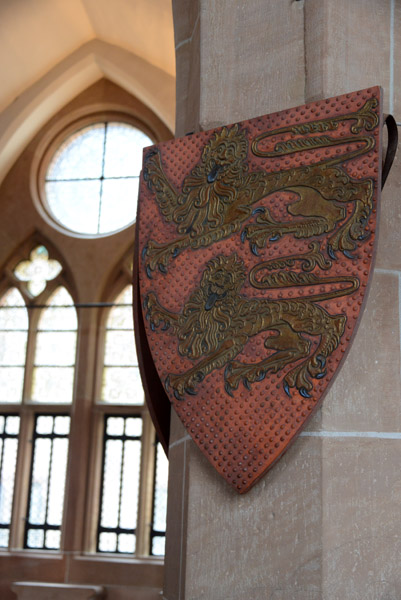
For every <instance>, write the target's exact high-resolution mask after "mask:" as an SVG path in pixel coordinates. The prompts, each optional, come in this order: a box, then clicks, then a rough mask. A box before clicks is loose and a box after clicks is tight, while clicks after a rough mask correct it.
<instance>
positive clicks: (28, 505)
mask: <svg viewBox="0 0 401 600" xmlns="http://www.w3.org/2000/svg"><path fill="white" fill-rule="evenodd" d="M12 277H13V278H14V283H15V284H16V285H19V286H20V290H18V289H17V287H15V286H10V287H9V288H8V290H7V291H6V292H5V293H4V294H3V296H2V297H1V299H0V348H1V350H0V382H1V383H2V386H1V387H2V394H3V395H2V404H5V403H7V404H8V405H9V406H10V408H11V407H12V411H13V412H12V413H11V412H7V413H6V412H3V414H2V415H1V416H0V430H1V432H0V441H1V444H0V445H1V452H0V531H1V535H0V547H3V548H6V547H8V546H9V544H10V532H13V536H12V537H13V541H14V543H17V545H18V543H19V544H20V545H23V547H25V548H36V549H52V550H54V549H59V548H60V535H61V525H62V513H63V503H64V486H65V475H66V465H67V454H68V434H69V423H70V415H69V414H68V413H66V414H60V408H62V407H63V405H67V406H68V405H71V403H72V398H73V384H74V373H75V357H76V339H77V326H78V322H77V315H76V310H75V308H74V302H73V299H72V297H71V295H70V294H69V292H68V290H67V289H66V287H65V286H64V285H63V283H64V281H63V275H62V265H61V264H60V262H58V261H57V260H54V259H49V253H48V250H47V248H46V247H45V246H44V245H43V244H39V245H36V246H34V247H33V249H32V250H31V252H30V254H29V258H28V259H26V260H22V261H19V262H18V263H17V265H16V266H15V267H14V269H13V271H12ZM49 282H51V284H50V285H51V287H53V291H51V290H48V289H47V287H48V284H49ZM43 301H44V304H42V302H43ZM27 303H28V304H29V307H30V310H29V311H28V309H27V306H26V304H27ZM28 313H29V314H28ZM52 406H53V407H54V408H55V409H57V411H56V412H52V411H51V407H52ZM49 409H50V410H49ZM68 410H69V409H68ZM21 432H22V433H21ZM21 435H22V439H20V440H19V443H20V451H19V453H18V463H17V445H18V438H21ZM28 435H29V437H30V439H31V441H32V444H31V445H30V446H29V447H27V445H26V441H27V440H26V436H28ZM27 448H28V449H27ZM23 449H25V451H24V450H23ZM30 450H31V451H30ZM18 472H19V473H22V472H23V473H24V474H25V478H26V480H25V481H22V480H20V481H19V482H18V484H19V488H21V486H23V487H24V494H23V496H24V502H22V503H21V502H18V499H17V498H15V497H14V500H13V496H14V494H13V492H14V482H15V478H16V474H18ZM17 506H19V508H17ZM13 507H14V509H13ZM13 517H14V518H13ZM21 517H22V518H21ZM21 523H24V526H23V527H22V525H21ZM17 540H19V542H18V541H17ZM22 540H23V541H22Z"/></svg>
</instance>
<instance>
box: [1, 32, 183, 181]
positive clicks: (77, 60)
mask: <svg viewBox="0 0 401 600" xmlns="http://www.w3.org/2000/svg"><path fill="white" fill-rule="evenodd" d="M102 77H106V78H107V79H110V80H111V81H112V82H113V83H116V84H117V85H119V86H120V87H121V88H123V89H124V90H126V91H128V92H129V93H130V94H133V95H135V96H136V97H137V98H138V99H139V100H141V102H143V103H144V104H146V105H147V106H148V107H149V108H151V109H152V110H153V112H154V113H155V114H156V115H157V116H158V117H159V118H160V119H161V121H162V122H163V123H164V124H165V125H166V126H167V127H168V128H169V129H170V130H171V131H173V130H174V111H175V78H174V77H172V76H171V75H170V74H168V73H166V72H165V71H162V70H161V69H159V68H157V67H155V66H153V65H151V64H150V63H148V62H147V61H146V60H144V59H143V58H140V57H139V56H136V55H134V54H132V53H131V52H129V51H128V50H125V49H123V48H120V47H118V46H115V45H113V44H108V43H106V42H103V41H101V40H98V39H95V40H92V41H90V42H87V43H85V44H83V45H82V46H81V47H80V48H78V49H77V50H76V51H74V52H73V53H72V54H70V55H69V56H68V57H67V58H65V59H64V60H62V61H61V62H60V63H58V65H56V66H55V67H54V68H53V69H51V70H50V71H49V72H48V73H46V75H44V76H43V77H42V78H41V79H40V80H39V81H37V82H36V83H34V84H33V85H32V86H31V87H29V88H28V89H27V90H25V92H23V93H22V94H21V95H20V96H19V97H18V98H17V99H16V100H15V102H13V103H12V104H10V105H9V106H8V108H6V109H5V110H4V111H3V113H2V114H1V115H0V131H1V132H2V133H1V135H0V149H1V154H0V182H1V181H2V180H3V179H4V177H5V175H6V174H7V172H8V170H9V168H10V167H11V165H12V164H13V163H14V161H15V160H16V158H17V157H18V155H19V154H20V152H21V151H22V149H23V148H25V146H26V145H27V144H28V142H29V141H30V140H31V139H32V137H33V136H34V135H35V134H36V133H37V132H38V131H39V130H40V128H41V127H42V126H43V125H44V124H45V123H46V122H47V121H48V119H49V116H51V115H53V114H55V113H56V112H57V111H58V110H60V109H61V108H62V107H63V106H65V105H66V104H67V103H68V102H69V101H71V100H72V99H73V98H75V97H76V96H77V95H78V94H79V93H80V92H82V91H83V90H85V89H86V88H87V87H88V86H89V85H91V84H93V83H95V82H96V81H98V80H99V79H101V78H102Z"/></svg>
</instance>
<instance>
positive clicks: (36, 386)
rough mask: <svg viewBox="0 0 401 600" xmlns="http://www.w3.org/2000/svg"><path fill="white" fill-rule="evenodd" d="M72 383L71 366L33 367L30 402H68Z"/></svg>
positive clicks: (72, 371) (72, 373) (72, 370)
mask: <svg viewBox="0 0 401 600" xmlns="http://www.w3.org/2000/svg"><path fill="white" fill-rule="evenodd" d="M73 383H74V368H73V367H35V368H34V370H33V382H32V398H31V399H32V402H43V403H45V404H70V403H71V402H72V392H73Z"/></svg>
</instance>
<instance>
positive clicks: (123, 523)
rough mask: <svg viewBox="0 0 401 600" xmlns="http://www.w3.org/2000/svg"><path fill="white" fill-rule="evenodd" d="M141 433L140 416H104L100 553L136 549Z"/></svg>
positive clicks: (99, 532) (130, 551)
mask: <svg viewBox="0 0 401 600" xmlns="http://www.w3.org/2000/svg"><path fill="white" fill-rule="evenodd" d="M134 421H136V423H134ZM141 432H142V419H141V418H140V417H120V416H119V417H116V416H106V417H105V436H104V448H103V475H102V492H101V501H100V507H101V510H100V518H99V529H98V550H99V552H128V553H133V552H134V551H135V540H136V537H135V534H136V523H137V509H138V497H139V474H140V461H141V439H140V433H141Z"/></svg>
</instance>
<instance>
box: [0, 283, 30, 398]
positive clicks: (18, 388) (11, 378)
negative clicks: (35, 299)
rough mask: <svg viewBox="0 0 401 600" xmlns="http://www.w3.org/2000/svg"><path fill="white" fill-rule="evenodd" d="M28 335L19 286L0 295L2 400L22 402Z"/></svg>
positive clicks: (0, 385)
mask: <svg viewBox="0 0 401 600" xmlns="http://www.w3.org/2000/svg"><path fill="white" fill-rule="evenodd" d="M27 339H28V311H27V309H26V307H25V303H24V300H23V298H22V296H21V294H20V292H19V291H18V290H17V289H16V288H11V289H10V290H8V291H7V292H6V293H5V294H4V295H3V296H2V298H1V299H0V402H4V403H5V402H21V400H22V390H23V384H24V373H25V356H26V344H27Z"/></svg>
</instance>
